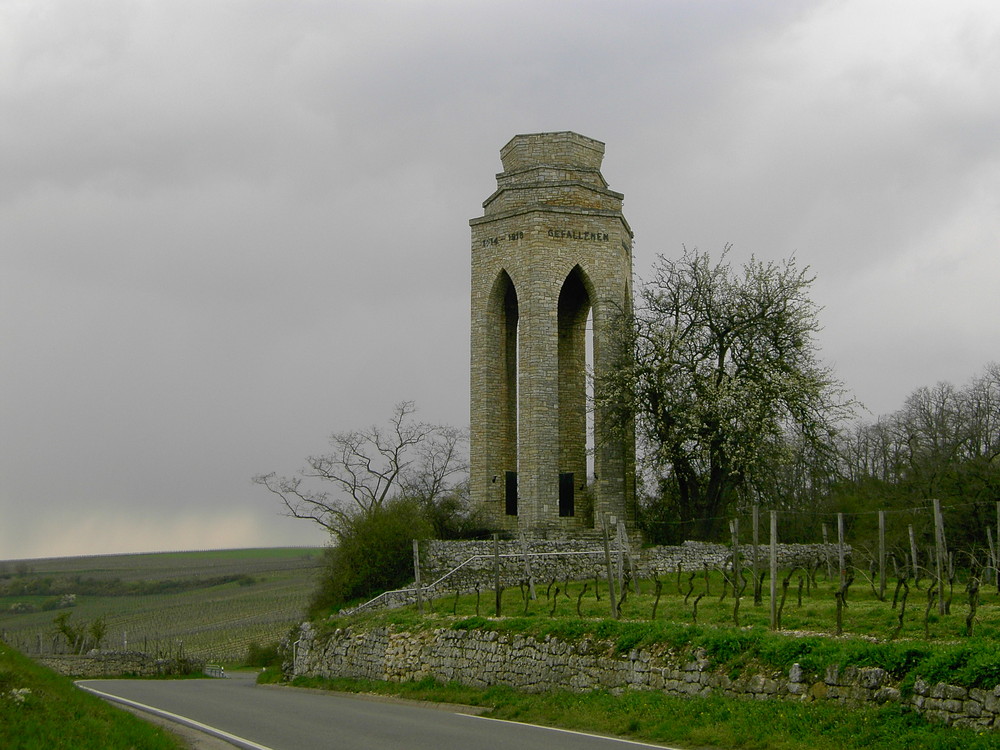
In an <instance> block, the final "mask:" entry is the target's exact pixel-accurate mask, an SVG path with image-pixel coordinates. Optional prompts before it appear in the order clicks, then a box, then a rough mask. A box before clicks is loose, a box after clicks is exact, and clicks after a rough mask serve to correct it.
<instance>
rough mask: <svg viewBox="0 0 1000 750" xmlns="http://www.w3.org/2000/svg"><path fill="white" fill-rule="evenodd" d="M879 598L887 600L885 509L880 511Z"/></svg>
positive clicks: (881, 600)
mask: <svg viewBox="0 0 1000 750" xmlns="http://www.w3.org/2000/svg"><path fill="white" fill-rule="evenodd" d="M878 600H879V601H880V602H884V601H885V511H884V510H880V511H879V512H878Z"/></svg>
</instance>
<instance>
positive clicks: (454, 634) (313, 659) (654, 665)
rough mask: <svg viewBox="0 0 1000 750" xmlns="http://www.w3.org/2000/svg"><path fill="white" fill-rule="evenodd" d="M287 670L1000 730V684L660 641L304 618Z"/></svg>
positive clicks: (301, 673) (295, 673) (299, 673)
mask: <svg viewBox="0 0 1000 750" xmlns="http://www.w3.org/2000/svg"><path fill="white" fill-rule="evenodd" d="M285 669H286V675H287V676H289V677H296V676H310V677H327V678H334V677H352V678H361V679H372V680H388V681H393V682H405V681H410V680H421V679H424V678H428V677H431V678H433V679H435V680H439V681H441V682H446V681H450V680H455V681H458V682H461V683H463V684H466V685H472V686H477V687H487V686H489V685H509V686H511V687H514V688H517V689H520V690H526V691H529V692H542V691H549V690H567V689H568V690H575V691H580V692H583V691H588V690H594V689H605V690H610V691H616V692H617V691H624V690H658V691H661V692H664V693H666V694H668V695H676V696H708V695H712V694H719V695H726V696H734V697H743V698H753V699H758V700H796V701H811V700H828V701H836V702H838V703H842V704H846V705H852V706H857V705H863V704H882V703H901V704H904V705H906V706H909V707H911V708H913V709H914V710H916V711H918V712H919V713H922V714H923V715H924V716H926V717H928V718H930V719H934V720H938V721H943V722H946V723H949V724H954V725H956V726H967V727H983V728H987V727H989V728H992V727H995V726H1000V724H998V723H997V717H998V715H1000V686H997V687H996V688H994V689H993V690H978V689H966V688H963V687H958V686H955V685H947V684H943V683H941V684H936V685H931V684H927V683H925V682H923V681H921V680H917V682H916V684H915V686H914V689H913V692H912V694H911V695H908V696H904V695H903V693H902V691H901V690H900V688H899V685H897V684H894V683H893V682H892V681H891V680H890V678H889V675H888V674H887V673H886V671H885V670H883V669H879V668H877V667H863V668H859V667H847V668H845V669H843V670H839V669H837V668H835V667H831V668H830V669H828V670H827V671H826V674H825V675H823V676H817V675H807V674H805V673H804V672H803V670H802V669H801V668H800V667H799V666H798V665H797V664H796V665H794V666H793V667H792V668H791V669H790V670H789V671H788V673H784V672H781V673H771V674H744V675H741V676H739V677H737V678H730V677H729V676H728V675H726V674H724V673H722V672H717V671H714V670H713V669H712V664H711V662H710V661H709V660H708V659H707V658H705V655H704V653H696V654H695V656H694V657H693V658H690V659H681V658H680V657H678V656H677V655H676V654H674V653H672V652H671V651H670V650H669V649H667V648H665V647H661V648H655V647H654V648H648V649H646V648H642V649H635V650H633V651H631V652H629V653H626V654H619V653H617V652H616V650H615V647H614V644H613V643H611V642H609V641H601V640H592V639H585V640H581V641H579V642H575V643H570V642H566V641H562V640H560V639H558V638H552V637H546V638H545V639H543V640H538V639H535V638H533V637H531V636H522V635H505V634H500V633H496V632H492V631H480V630H450V629H438V630H434V631H429V632H423V633H408V632H396V631H394V630H391V629H389V628H377V629H374V630H368V631H363V632H352V631H350V630H337V631H335V632H334V633H333V634H332V635H330V636H329V637H319V636H318V635H317V632H316V631H315V629H314V628H313V626H312V625H311V624H309V623H306V624H304V625H303V626H302V627H301V629H300V631H299V640H298V641H297V643H296V644H295V645H294V648H293V659H292V661H291V662H290V663H288V664H286V665H285Z"/></svg>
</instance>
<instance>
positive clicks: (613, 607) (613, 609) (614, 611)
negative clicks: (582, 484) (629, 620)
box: [602, 516, 618, 620]
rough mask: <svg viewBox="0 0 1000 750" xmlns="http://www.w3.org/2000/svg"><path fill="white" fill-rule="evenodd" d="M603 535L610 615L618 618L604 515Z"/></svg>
mask: <svg viewBox="0 0 1000 750" xmlns="http://www.w3.org/2000/svg"><path fill="white" fill-rule="evenodd" d="M602 536H603V537H604V563H605V565H606V566H607V570H608V598H609V599H610V600H611V616H612V617H613V618H615V619H616V620H617V619H618V600H617V599H616V598H615V574H614V570H613V569H612V567H611V544H610V542H609V541H608V517H607V516H605V517H604V523H603V534H602Z"/></svg>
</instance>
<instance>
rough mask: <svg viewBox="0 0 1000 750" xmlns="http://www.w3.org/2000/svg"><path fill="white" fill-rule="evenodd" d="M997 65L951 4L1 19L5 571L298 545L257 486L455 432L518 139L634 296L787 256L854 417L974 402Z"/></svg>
mask: <svg viewBox="0 0 1000 750" xmlns="http://www.w3.org/2000/svg"><path fill="white" fill-rule="evenodd" d="M998 34H1000V11H997V10H995V9H994V7H993V5H991V4H988V3H973V2H967V3H953V4H949V5H948V6H947V7H944V6H940V7H939V6H938V4H935V3H906V4H896V3H890V2H885V3H881V2H878V3H871V2H865V3H860V2H855V3H850V2H848V3H815V4H811V5H810V4H802V3H791V2H789V3H768V4H761V5H759V6H757V5H750V4H744V3H734V2H669V3H662V2H648V3H615V4H608V3H597V2H593V3H591V2H588V3H576V4H573V5H568V4H565V3H554V2H553V3H545V2H543V3H538V2H531V3H527V2H525V3H503V4H500V3H464V2H451V3H448V2H423V3H404V2H400V3H362V2H358V3H335V4H331V3H323V2H282V3H270V2H234V3H200V2H152V3H144V4H138V3H131V2H99V1H97V0H84V1H83V2H51V3H46V2H30V3H16V2H7V3H0V112H2V115H3V116H2V117H0V142H2V143H3V144H4V146H3V148H2V149H0V268H2V272H0V388H2V389H3V393H4V399H3V402H2V406H0V477H2V485H0V509H2V511H3V516H4V523H3V525H2V527H0V528H2V531H0V558H3V557H6V558H11V557H20V556H26V555H32V554H57V553H73V552H85V551H116V550H125V549H162V548H171V547H195V546H234V545H252V544H281V543H289V542H302V543H316V542H319V541H322V535H320V534H317V533H315V532H313V531H312V530H310V529H309V528H308V526H305V525H303V523H302V522H293V521H291V520H284V519H281V518H277V517H276V515H275V514H276V512H277V509H276V506H275V504H274V503H273V502H272V501H271V500H270V498H269V497H266V496H263V495H262V494H261V492H260V491H259V488H257V487H254V486H252V485H251V484H250V482H249V478H250V476H252V475H253V474H255V473H258V472H261V471H268V470H271V469H275V470H278V471H279V472H283V473H291V472H293V471H294V470H295V468H296V467H297V466H298V465H299V464H300V461H301V459H302V457H304V456H305V455H306V454H309V453H314V452H317V451H319V450H322V448H323V445H324V440H325V437H326V435H327V434H328V433H329V432H331V431H333V430H339V429H348V428H352V427H357V426H362V425H365V424H369V423H371V422H374V421H377V420H381V419H384V418H385V417H386V416H387V415H388V414H389V412H390V410H391V406H392V404H393V402H395V401H398V400H401V399H415V400H416V401H417V402H418V405H419V406H420V407H421V409H422V412H421V416H423V417H424V418H426V419H431V420H437V421H447V422H451V423H455V424H464V423H466V422H467V419H468V416H467V411H468V409H467V394H468V372H467V370H468V361H469V348H468V347H469V345H468V335H469V334H468V300H467V296H468V241H469V239H468V238H469V233H468V232H469V230H468V224H467V222H468V219H469V218H472V217H474V216H477V215H479V214H480V213H481V202H482V201H483V200H484V199H485V198H486V197H487V196H488V195H489V194H490V193H491V192H492V190H493V189H494V187H495V182H494V174H495V172H497V171H499V169H500V163H499V157H498V151H499V149H500V147H501V146H503V145H504V143H506V141H507V140H509V138H510V137H511V136H513V135H514V134H516V133H520V132H535V131H548V130H563V129H571V130H576V131H578V132H581V133H583V134H585V135H588V136H591V137H595V138H598V139H600V140H603V141H605V142H606V144H607V155H606V158H605V162H604V169H603V171H604V174H605V176H606V177H607V179H608V180H609V182H610V183H611V187H612V188H613V189H615V190H619V191H622V192H624V193H625V196H626V198H625V212H626V216H627V218H628V219H629V221H630V223H631V225H632V227H633V228H634V229H635V231H636V233H637V253H636V271H637V273H638V274H639V275H640V276H642V275H644V274H645V273H646V271H647V269H648V267H649V264H650V262H651V260H652V258H653V255H654V253H656V252H665V253H677V252H679V251H680V247H681V245H682V243H686V244H687V245H689V246H693V245H697V246H699V247H701V248H703V249H709V250H713V251H718V250H719V249H721V247H722V245H723V244H724V243H726V242H733V243H735V246H736V247H735V249H734V255H733V257H734V260H736V261H737V262H738V261H739V260H741V259H742V258H745V257H746V256H748V255H749V254H750V253H751V252H753V253H756V254H757V255H758V256H760V257H763V258H766V259H776V258H781V257H784V256H787V255H789V254H791V253H793V252H795V253H796V254H797V257H798V258H799V261H800V262H801V263H802V264H804V265H805V264H808V265H810V266H812V267H813V269H814V270H815V271H816V273H817V275H818V281H817V287H816V294H817V297H818V298H819V300H820V301H821V302H822V304H824V305H825V307H826V310H825V311H824V315H823V322H824V323H825V324H826V331H825V332H824V339H823V341H822V344H823V354H824V356H826V357H828V358H829V359H830V360H831V361H833V362H834V363H835V364H836V366H837V368H838V372H839V374H840V375H841V377H842V378H843V379H844V380H845V381H846V383H847V385H848V386H849V387H850V388H851V389H853V390H855V391H856V392H857V393H858V395H859V397H860V398H861V399H862V400H864V401H866V402H868V403H869V405H870V406H871V407H872V408H873V409H874V410H875V411H876V412H882V411H887V410H891V409H894V408H896V407H897V406H898V405H899V403H900V402H901V400H902V398H903V397H905V395H906V394H907V393H908V392H909V390H911V389H912V388H914V387H916V386H918V385H923V384H930V383H933V382H934V381H936V380H938V379H941V378H947V379H952V380H956V381H963V380H965V379H966V378H968V377H971V376H972V375H973V374H975V373H976V372H977V371H978V370H979V369H980V368H981V367H982V365H983V364H984V363H985V362H986V361H988V360H990V359H995V358H996V357H997V355H996V351H997V349H998V345H1000V341H998V334H997V332H996V326H995V325H994V324H993V322H992V321H993V320H994V319H995V318H996V314H997V312H998V310H997V307H998V305H997V303H996V296H995V293H994V292H993V290H992V289H991V279H995V278H996V277H997V275H998V271H1000V261H998V260H997V257H998V256H997V253H996V252H995V250H994V246H995V243H996V237H997V236H998V234H1000V232H998V231H997V230H998V229H1000V227H998V222H1000V219H998V217H1000V211H998V210H997V209H998V207H1000V206H998V200H1000V199H998V195H1000V150H998V149H1000V147H998V144H997V141H996V138H995V133H996V132H997V125H998V124H1000V104H998V97H997V96H996V94H995V93H994V92H993V90H992V86H991V81H992V80H993V78H994V77H995V70H996V69H997V68H998V63H1000V60H998V59H997V55H998V50H1000V43H998V42H1000V36H998ZM40 508H44V509H47V510H46V512H45V513H44V514H41V513H39V509H40ZM67 519H70V520H71V521H72V523H69V524H68V523H67Z"/></svg>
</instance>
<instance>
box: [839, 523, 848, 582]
mask: <svg viewBox="0 0 1000 750" xmlns="http://www.w3.org/2000/svg"><path fill="white" fill-rule="evenodd" d="M837 566H838V567H839V568H840V585H841V586H843V585H844V581H845V580H846V579H847V565H846V563H845V561H844V514H843V513H838V514H837Z"/></svg>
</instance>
